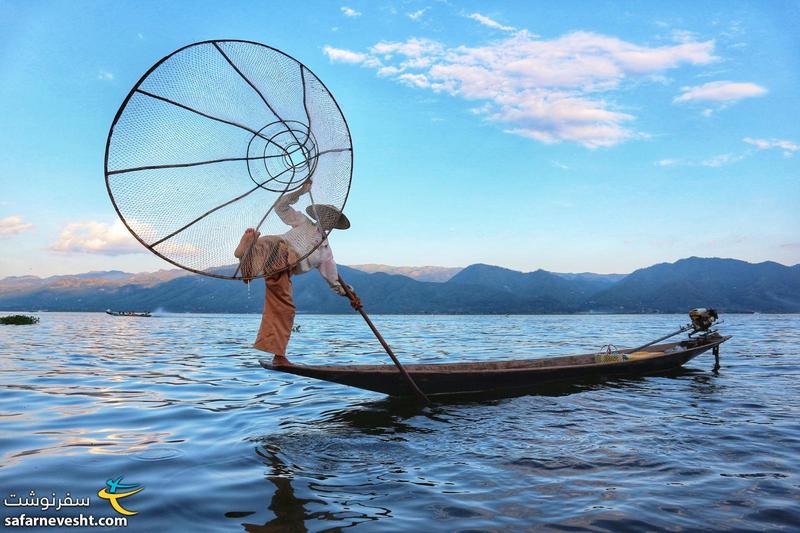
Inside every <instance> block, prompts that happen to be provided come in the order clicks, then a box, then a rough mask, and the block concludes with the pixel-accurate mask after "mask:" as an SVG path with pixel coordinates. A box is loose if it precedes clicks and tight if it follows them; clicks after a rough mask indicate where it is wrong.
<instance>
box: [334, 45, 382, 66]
mask: <svg viewBox="0 0 800 533" xmlns="http://www.w3.org/2000/svg"><path fill="white" fill-rule="evenodd" d="M322 51H323V52H324V53H325V55H326V56H328V58H329V59H330V60H331V61H334V62H337V63H350V64H352V65H363V66H365V67H378V66H380V61H378V60H377V59H375V58H374V57H372V56H370V55H368V54H361V53H359V52H353V51H352V50H346V49H344V48H334V47H333V46H325V47H323V48H322Z"/></svg>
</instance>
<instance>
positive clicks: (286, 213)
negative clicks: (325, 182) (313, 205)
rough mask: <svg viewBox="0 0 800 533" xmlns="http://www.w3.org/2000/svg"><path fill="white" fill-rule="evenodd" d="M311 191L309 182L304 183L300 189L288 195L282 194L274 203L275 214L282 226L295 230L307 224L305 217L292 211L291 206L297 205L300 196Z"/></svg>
mask: <svg viewBox="0 0 800 533" xmlns="http://www.w3.org/2000/svg"><path fill="white" fill-rule="evenodd" d="M310 190H311V181H308V180H307V181H306V182H305V183H304V184H303V185H302V187H300V188H299V189H297V190H296V191H294V192H290V193H289V194H284V195H283V196H281V197H280V198H278V201H277V202H275V212H276V213H277V214H278V217H280V219H281V220H282V221H283V223H284V224H288V225H289V226H291V227H293V228H295V227H297V226H301V225H303V224H305V223H306V222H309V219H308V217H307V216H305V215H304V214H303V213H301V212H300V211H298V210H296V209H292V207H291V206H292V205H294V204H295V203H297V200H299V199H300V197H301V196H302V195H304V194H305V193H307V192H308V191H310Z"/></svg>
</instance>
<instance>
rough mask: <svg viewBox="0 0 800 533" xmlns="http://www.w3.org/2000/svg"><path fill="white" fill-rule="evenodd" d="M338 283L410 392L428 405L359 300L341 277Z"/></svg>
mask: <svg viewBox="0 0 800 533" xmlns="http://www.w3.org/2000/svg"><path fill="white" fill-rule="evenodd" d="M339 283H341V284H342V287H343V288H344V292H345V293H346V294H347V297H348V298H349V299H350V302H351V303H352V304H353V307H354V308H355V310H356V311H358V312H359V313H360V314H361V316H362V317H364V321H365V322H366V323H367V325H368V326H369V329H371V330H372V333H374V334H375V337H377V339H378V342H380V343H381V346H383V349H384V350H386V353H387V354H389V357H391V358H392V361H394V364H395V365H396V366H397V369H398V370H399V371H400V373H401V374H402V375H403V377H404V378H405V380H406V382H407V383H408V386H409V387H411V390H412V391H414V394H415V395H416V396H417V398H418V399H419V400H420V402H422V403H423V404H424V405H429V404H430V403H431V402H430V400H429V399H428V397H427V396H425V393H424V392H422V390H421V389H420V388H419V387H418V386H417V384H416V383H415V382H414V379H413V378H412V377H411V375H410V374H409V373H408V372H406V369H405V368H404V367H403V365H402V364H401V363H400V360H399V359H397V356H395V355H394V352H393V351H392V348H391V347H390V346H389V345H388V344H387V343H386V341H385V340H384V338H383V335H381V334H380V332H379V331H378V328H376V327H375V324H373V323H372V320H370V319H369V317H368V316H367V313H366V312H365V311H364V306H362V305H361V300H359V299H358V297H357V296H356V295H355V293H354V292H353V291H352V290H351V289H350V286H349V285H348V284H347V283H345V282H344V280H343V279H342V276H339Z"/></svg>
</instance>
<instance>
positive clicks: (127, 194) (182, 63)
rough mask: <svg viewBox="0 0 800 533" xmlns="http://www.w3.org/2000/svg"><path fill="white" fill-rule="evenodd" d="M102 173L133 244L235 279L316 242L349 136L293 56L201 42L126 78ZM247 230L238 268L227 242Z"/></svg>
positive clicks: (334, 204) (332, 210)
mask: <svg viewBox="0 0 800 533" xmlns="http://www.w3.org/2000/svg"><path fill="white" fill-rule="evenodd" d="M105 174H106V184H107V186H108V192H109V195H110V196H111V200H112V202H113V203H114V207H115V208H116V210H117V212H118V214H119V216H120V218H121V219H122V221H123V222H124V224H125V225H126V226H127V227H128V229H129V230H130V231H131V233H133V235H134V236H135V237H136V238H137V239H138V240H139V241H140V242H141V243H142V244H143V245H144V246H146V247H147V248H148V249H150V250H151V251H152V252H154V253H155V254H157V255H159V256H161V257H162V258H164V259H166V260H167V261H169V262H171V263H173V264H175V265H177V266H179V267H182V268H185V269H187V270H190V271H192V272H197V273H200V274H205V275H209V276H214V277H221V278H229V279H242V278H243V277H245V278H249V277H256V276H259V275H270V274H272V273H275V272H277V271H280V270H283V269H286V268H292V267H293V266H294V265H295V264H297V263H298V262H299V261H301V260H303V259H304V258H306V257H308V256H309V255H310V254H311V253H312V252H314V250H315V249H316V248H317V247H318V246H319V245H320V244H321V242H323V239H324V238H325V237H326V236H327V234H328V233H330V231H331V228H332V227H333V226H335V225H336V223H337V221H338V220H339V214H340V213H341V211H342V209H343V208H344V205H345V202H346V200H347V194H348V192H349V190H350V180H351V175H352V145H351V141H350V132H349V130H348V127H347V123H346V122H345V119H344V116H343V115H342V112H341V110H340V109H339V106H338V104H337V103H336V101H335V100H334V98H333V96H332V95H331V94H330V92H328V90H327V88H326V87H325V85H324V84H323V83H322V82H321V81H320V80H319V78H317V77H316V76H315V75H314V74H313V73H312V72H311V71H310V70H309V69H308V68H306V67H305V66H304V65H302V64H301V63H299V62H298V61H297V60H295V59H294V58H292V57H290V56H288V55H286V54H284V53H283V52H280V51H278V50H276V49H274V48H270V47H268V46H265V45H262V44H259V43H253V42H245V41H209V42H202V43H196V44H192V45H189V46H187V47H184V48H181V49H180V50H178V51H176V52H173V53H172V54H171V55H169V56H167V57H166V58H164V59H162V60H161V61H159V62H158V63H156V65H154V66H153V67H152V68H151V69H150V70H149V71H148V72H147V73H146V74H145V75H144V77H142V79H141V80H139V82H138V83H137V84H136V85H135V86H134V87H133V89H132V90H131V92H130V93H129V94H128V97H127V98H126V99H125V101H124V102H123V104H122V106H121V107H120V109H119V111H118V112H117V116H116V117H115V119H114V122H113V124H112V126H111V130H110V132H109V135H108V143H107V146H106V169H105ZM309 179H310V180H311V182H312V183H313V185H312V186H311V187H310V190H308V191H306V188H307V185H305V186H304V184H305V183H306V181H307V180H309ZM318 221H319V222H318ZM247 228H256V229H257V230H258V231H259V232H260V234H261V235H262V238H261V239H259V241H257V242H255V243H250V244H249V245H248V246H246V248H247V255H246V257H247V258H250V259H254V260H255V263H253V262H250V263H248V264H249V270H248V268H245V269H244V270H246V272H244V273H243V272H242V266H243V264H240V262H239V260H238V259H237V258H236V257H235V256H234V251H235V250H236V249H237V246H238V245H239V244H240V239H241V238H242V235H243V233H244V231H245V229H247ZM262 244H263V246H262ZM279 245H280V246H279ZM262 267H263V268H262Z"/></svg>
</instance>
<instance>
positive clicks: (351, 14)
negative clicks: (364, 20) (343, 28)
mask: <svg viewBox="0 0 800 533" xmlns="http://www.w3.org/2000/svg"><path fill="white" fill-rule="evenodd" d="M339 9H341V11H342V13H343V14H344V16H345V17H351V18H352V17H360V16H361V12H360V11H356V10H355V9H353V8H351V7H347V6H342V7H340V8H339Z"/></svg>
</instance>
